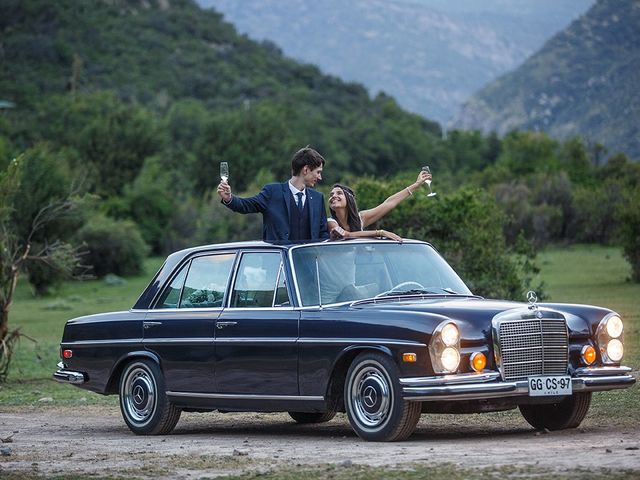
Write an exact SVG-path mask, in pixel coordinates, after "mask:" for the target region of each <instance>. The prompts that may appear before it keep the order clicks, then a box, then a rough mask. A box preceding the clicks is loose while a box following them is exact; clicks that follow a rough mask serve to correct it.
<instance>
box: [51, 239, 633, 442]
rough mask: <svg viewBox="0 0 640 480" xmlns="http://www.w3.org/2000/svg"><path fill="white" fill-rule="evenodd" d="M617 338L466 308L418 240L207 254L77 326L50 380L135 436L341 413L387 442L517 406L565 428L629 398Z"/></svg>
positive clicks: (579, 325) (602, 312) (606, 320)
mask: <svg viewBox="0 0 640 480" xmlns="http://www.w3.org/2000/svg"><path fill="white" fill-rule="evenodd" d="M338 244H339V245H338ZM325 253H326V254H327V258H328V261H325V260H326V259H325V258H324V254H325ZM423 257H424V260H422V258H423ZM407 259H410V260H411V259H415V262H416V263H415V265H412V261H408V260H407ZM351 262H353V264H352V263H351ZM421 262H423V263H421ZM346 263H348V266H345V265H346ZM326 265H328V266H326ZM325 266H326V267H325ZM343 267H345V268H344V269H343ZM414 267H415V268H414ZM325 268H328V272H329V273H326V272H324V269H325ZM216 269H217V270H216ZM412 269H414V270H416V273H415V277H414V276H412V275H413V270H412ZM214 270H215V272H216V273H214V274H212V275H211V276H207V275H208V273H207V272H209V271H214ZM343 271H345V272H349V274H347V275H345V276H346V277H349V278H347V279H346V281H345V283H348V285H345V287H344V289H342V291H341V292H339V294H336V295H334V296H333V297H331V298H329V297H328V296H327V295H329V294H326V293H324V290H323V288H324V287H333V286H335V284H336V283H340V282H341V281H343V280H344V279H343V278H341V277H342V275H341V274H340V272H343ZM335 272H338V275H337V276H336V273H335ZM323 275H324V277H323ZM327 275H329V276H327ZM331 275H333V277H331ZM326 278H330V281H327V280H326ZM396 281H397V282H398V283H397V284H396ZM438 282H439V284H438V285H436V283H438ZM425 283H429V285H425ZM325 290H331V289H330V288H328V289H325ZM325 300H326V301H325ZM621 325H622V323H621V322H620V320H619V316H618V315H617V314H616V313H615V312H612V311H611V310H608V309H605V308H600V307H593V306H585V305H568V304H538V303H537V302H535V300H533V301H530V302H529V303H519V302H511V301H499V300H487V299H483V298H480V297H478V296H475V295H472V294H471V292H469V291H468V289H466V287H465V286H464V284H463V283H462V282H461V281H460V280H459V278H458V277H457V276H456V275H455V273H454V272H453V271H452V270H450V267H448V266H447V265H446V263H445V262H444V260H442V259H441V257H440V256H439V255H438V254H437V253H436V252H435V250H433V248H432V247H431V246H430V245H428V244H425V243H423V242H417V241H405V242H403V243H402V244H398V243H395V242H389V241H380V240H373V241H347V242H324V243H314V244H305V245H274V244H269V243H263V242H243V243H235V244H222V245H209V246H202V247H196V248H190V249H187V250H183V251H180V252H177V253H174V254H172V255H170V256H169V257H168V258H167V260H166V261H165V263H164V265H163V266H162V267H161V269H160V270H159V272H158V273H157V274H156V276H155V277H154V278H153V280H152V281H151V282H150V284H149V285H148V287H147V288H146V289H145V291H144V292H143V293H142V295H141V296H140V297H139V299H138V301H137V302H136V304H135V305H134V306H133V308H132V309H131V310H129V311H126V312H116V313H103V314H97V315H91V316H86V317H80V318H76V319H73V320H70V321H68V322H67V324H66V326H65V329H64V334H63V338H62V342H61V356H62V362H61V363H60V364H59V365H58V367H59V368H58V370H57V371H56V373H55V374H54V377H55V378H56V379H57V380H59V381H61V382H67V383H71V384H74V385H76V386H78V387H81V388H85V389H88V390H92V391H94V392H97V393H100V394H119V395H120V405H121V409H122V413H123V417H124V420H125V421H126V423H127V425H128V426H129V427H130V428H131V430H133V431H134V432H135V433H138V434H158V433H168V432H170V431H171V430H172V429H173V427H174V426H175V424H176V423H177V421H178V418H179V416H180V412H182V411H208V410H220V411H287V412H290V415H291V416H292V417H293V418H294V419H295V420H296V421H298V422H302V423H306V422H321V421H327V420H329V419H330V418H332V417H333V415H334V414H335V412H336V411H346V412H347V414H348V417H349V420H350V422H351V424H352V426H353V428H354V430H355V431H356V432H357V433H358V434H359V435H360V436H361V437H362V438H364V439H367V440H384V441H388V440H400V439H404V438H406V437H408V436H409V435H410V434H411V432H412V431H413V429H414V427H415V424H416V422H417V420H418V418H419V416H420V414H421V413H424V412H450V413H466V412H481V411H495V410H504V409H509V408H516V407H518V408H520V409H521V411H522V413H523V415H524V416H525V418H526V419H527V421H529V423H531V424H532V425H533V426H534V427H536V428H550V429H561V428H571V427H575V426H577V425H578V424H579V423H580V421H581V420H582V419H583V418H584V416H585V415H586V413H587V410H588V407H589V402H590V399H591V392H593V391H599V390H610V389H615V388H625V387H629V386H631V385H633V383H634V378H633V376H631V375H630V369H629V368H627V367H624V366H621V365H620V358H618V357H619V356H621V352H618V350H617V349H621V348H622V347H621V345H622V344H621V342H622V333H621V328H622V327H621ZM618 330H620V333H619V334H618ZM610 334H611V335H610ZM612 335H613V336H612ZM608 342H613V343H611V345H609V343H608ZM618 343H619V344H620V345H618ZM616 348H617V349H616ZM607 349H609V350H607ZM532 352H533V353H532ZM483 362H484V363H483ZM589 362H590V363H589ZM531 379H534V380H535V379H537V380H535V382H537V383H535V382H534V381H533V380H531ZM543 382H547V386H546V387H544V391H541V392H535V391H532V389H534V390H535V388H536V387H535V385H537V384H538V385H542V383H543ZM556 384H557V385H556ZM560 384H561V385H562V387H559V386H558V385H560ZM556 387H557V388H558V390H554V388H556ZM538 394H540V395H538Z"/></svg>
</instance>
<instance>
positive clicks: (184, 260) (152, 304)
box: [149, 248, 238, 311]
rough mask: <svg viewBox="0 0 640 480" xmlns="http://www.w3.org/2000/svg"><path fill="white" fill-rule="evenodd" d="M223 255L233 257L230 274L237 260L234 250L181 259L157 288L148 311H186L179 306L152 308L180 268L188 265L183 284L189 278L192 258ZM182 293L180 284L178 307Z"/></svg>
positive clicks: (193, 255) (214, 251)
mask: <svg viewBox="0 0 640 480" xmlns="http://www.w3.org/2000/svg"><path fill="white" fill-rule="evenodd" d="M225 254H227V255H228V254H232V255H234V256H235V258H234V262H233V263H234V265H233V266H232V267H231V272H233V268H234V266H235V264H236V261H237V258H238V250H235V249H228V248H225V249H221V250H207V251H201V252H196V253H194V254H192V255H190V256H188V257H186V258H184V259H182V261H181V262H180V263H178V264H177V265H176V266H175V267H174V269H173V271H172V272H171V275H170V276H169V277H168V278H167V280H166V281H165V282H164V283H163V284H162V285H161V286H160V287H159V288H158V291H157V292H156V293H155V295H154V296H153V298H152V299H151V301H150V302H149V305H150V307H149V310H173V311H175V310H186V309H182V308H180V307H179V306H178V307H177V308H157V309H156V308H154V307H155V305H156V304H157V302H158V300H159V298H160V295H162V292H164V290H165V288H166V287H167V285H169V284H170V283H171V282H172V281H173V279H174V278H175V277H176V275H178V274H179V273H180V271H181V270H182V268H183V267H184V266H185V265H187V264H189V265H188V268H187V274H186V275H185V277H184V279H185V282H186V281H187V278H188V277H189V270H190V269H191V261H192V260H193V259H194V258H199V257H207V256H211V255H225ZM163 266H164V264H163ZM231 272H230V273H231ZM228 287H229V278H228V277H227V289H228ZM183 291H184V283H183V284H182V289H181V290H180V301H179V302H178V305H180V302H181V301H182V292H183ZM227 293H228V292H227V290H225V297H226V295H227ZM225 297H223V299H222V300H223V302H222V305H223V307H224V300H225ZM196 310H199V309H196Z"/></svg>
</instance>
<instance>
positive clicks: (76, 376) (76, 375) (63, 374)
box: [53, 362, 87, 385]
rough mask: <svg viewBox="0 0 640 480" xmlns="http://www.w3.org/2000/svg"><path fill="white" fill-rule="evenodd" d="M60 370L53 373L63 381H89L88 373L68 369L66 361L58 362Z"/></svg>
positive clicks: (54, 376)
mask: <svg viewBox="0 0 640 480" xmlns="http://www.w3.org/2000/svg"><path fill="white" fill-rule="evenodd" d="M57 366H58V370H56V372H55V373H54V374H53V379H54V380H57V381H58V382H62V383H72V384H74V385H79V384H81V383H84V382H86V381H87V375H86V374H85V373H83V372H76V371H73V370H67V368H66V366H65V365H64V363H62V362H60V363H58V365H57Z"/></svg>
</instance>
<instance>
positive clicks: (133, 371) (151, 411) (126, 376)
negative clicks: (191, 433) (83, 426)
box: [118, 359, 182, 435]
mask: <svg viewBox="0 0 640 480" xmlns="http://www.w3.org/2000/svg"><path fill="white" fill-rule="evenodd" d="M118 392H119V394H120V411H121V412H122V417H123V418H124V421H125V423H126V424H127V425H128V427H129V428H130V429H131V431H132V432H133V433H135V434H137V435H164V434H167V433H170V432H171V430H173V428H174V427H175V426H176V424H177V423H178V420H179V419H180V414H181V413H182V411H181V410H180V409H179V408H178V407H176V406H175V405H173V404H172V403H171V402H170V401H169V399H168V398H167V395H166V393H165V386H164V376H163V375H162V372H161V370H160V367H159V366H158V364H157V363H155V362H152V361H150V360H144V359H140V360H134V361H133V362H131V363H129V364H128V365H127V366H126V367H125V369H124V371H123V372H122V375H121V376H120V385H119V390H118Z"/></svg>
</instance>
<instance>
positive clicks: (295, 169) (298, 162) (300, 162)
mask: <svg viewBox="0 0 640 480" xmlns="http://www.w3.org/2000/svg"><path fill="white" fill-rule="evenodd" d="M305 165H306V166H307V167H309V168H310V169H311V170H315V169H316V168H318V167H321V166H322V167H324V158H323V157H322V155H320V154H319V153H318V152H316V151H315V150H314V149H313V148H310V147H308V146H307V147H304V148H301V149H300V150H298V151H297V152H296V153H294V154H293V158H292V159H291V172H292V173H293V175H298V174H299V173H300V171H301V170H302V169H303V167H304V166H305Z"/></svg>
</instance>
